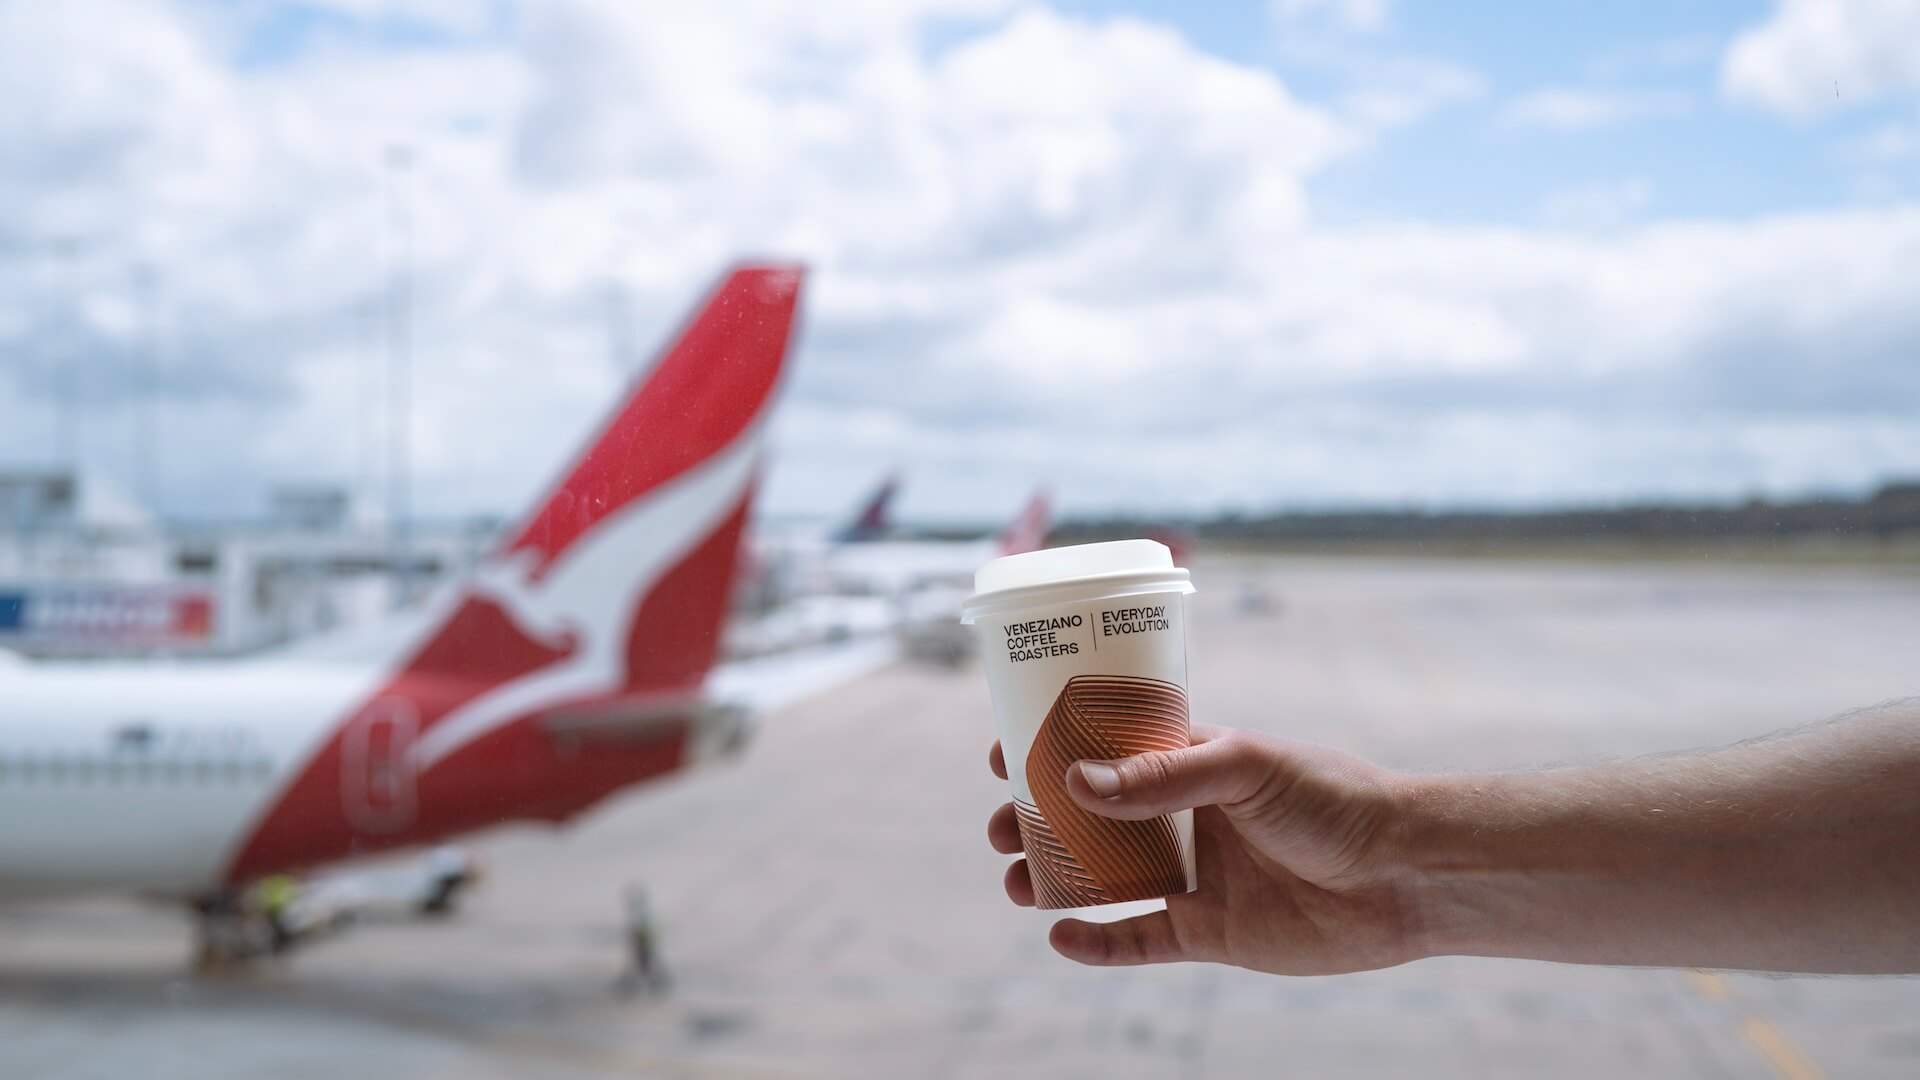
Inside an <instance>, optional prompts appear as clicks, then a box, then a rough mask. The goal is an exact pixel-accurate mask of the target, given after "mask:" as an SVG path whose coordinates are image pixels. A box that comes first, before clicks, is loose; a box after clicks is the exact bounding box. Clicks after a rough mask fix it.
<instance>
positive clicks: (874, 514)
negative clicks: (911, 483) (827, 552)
mask: <svg viewBox="0 0 1920 1080" xmlns="http://www.w3.org/2000/svg"><path fill="white" fill-rule="evenodd" d="M899 490H900V478H899V477H898V476H894V475H889V476H888V477H887V478H886V479H884V480H882V481H880V486H879V487H878V488H876V489H874V492H873V494H872V495H871V496H870V497H868V499H867V501H866V502H865V503H863V504H861V507H860V512H859V513H858V514H855V515H854V516H853V520H851V521H849V522H847V523H846V524H845V525H843V526H841V527H840V529H839V530H837V531H836V532H835V533H834V534H833V539H835V540H836V541H839V542H840V543H843V544H850V543H859V542H860V541H863V540H878V539H879V538H880V537H882V536H885V535H886V533H887V530H888V529H890V528H892V527H893V522H892V521H891V520H890V514H889V512H890V511H891V510H892V509H893V497H894V495H895V494H897V493H898V492H899Z"/></svg>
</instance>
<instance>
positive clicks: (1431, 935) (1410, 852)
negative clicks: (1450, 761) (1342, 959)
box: [1388, 776, 1508, 959]
mask: <svg viewBox="0 0 1920 1080" xmlns="http://www.w3.org/2000/svg"><path fill="white" fill-rule="evenodd" d="M1501 787H1502V779H1501V778H1499V777H1488V776H1406V777H1402V778H1400V779H1399V781H1398V782H1397V784H1396V790H1395V794H1394V803H1395V807H1396V810H1395V815H1394V821H1395V824H1394V826H1393V828H1392V829H1391V830H1390V835H1391V841H1390V849H1389V850H1390V854H1389V859H1388V865H1391V866H1393V867H1395V868H1396V878H1397V891H1398V893H1399V897H1400V908H1401V918H1402V934H1403V936H1404V940H1405V947H1406V949H1407V951H1408V952H1409V954H1410V956H1411V958H1414V959H1419V958H1424V957H1430V956H1455V955H1479V956H1486V955H1499V954H1500V950H1499V948H1498V943H1497V942H1495V941H1493V940H1492V935H1491V930H1492V928H1493V925H1494V923H1493V921H1492V920H1491V919H1490V918H1489V912H1488V910H1487V903H1486V900H1487V897H1486V895H1485V894H1486V893H1487V891H1488V890H1489V888H1490V886H1491V885H1492V882H1493V879H1494V878H1496V877H1497V876H1499V874H1500V867H1499V865H1498V863H1497V860H1496V858H1495V851H1496V843H1495V840H1496V838H1497V836H1498V835H1499V834H1501V833H1502V832H1503V831H1504V830H1503V829H1502V827H1501V825H1500V824H1499V822H1498V821H1497V820H1496V818H1497V814H1496V813H1495V809H1496V808H1497V807H1498V806H1500V805H1501V804H1503V803H1506V802H1507V801H1508V798H1507V797H1506V796H1505V794H1504V793H1503V792H1502V791H1501Z"/></svg>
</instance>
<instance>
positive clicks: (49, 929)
mask: <svg viewBox="0 0 1920 1080" xmlns="http://www.w3.org/2000/svg"><path fill="white" fill-rule="evenodd" d="M1195 576H1196V581H1197V582H1198V584H1199V586H1200V588H1201V593H1200V595H1199V596H1198V597H1196V601H1195V609H1194V610H1195V615H1194V619H1193V641H1192V643H1191V655H1192V658H1193V675H1192V677H1193V684H1194V698H1195V703H1196V713H1197V715H1199V716H1200V717H1202V718H1204V719H1206V720H1208V721H1212V722H1216V723H1223V724H1230V725H1237V726H1243V727H1252V728H1262V729H1266V730H1270V731H1274V732H1280V733H1285V734H1287V735H1290V736H1294V737H1300V738H1307V739H1312V740H1316V741H1320V742H1325V743H1329V744H1332V745H1337V746H1341V747H1344V748H1347V749H1350V750H1353V751H1356V752H1359V753H1362V754H1366V755H1369V756H1372V757H1374V758H1375V759H1377V760H1380V761H1382V762H1385V763H1388V764H1392V765H1397V766H1403V767H1410V768H1420V769H1440V768H1462V767H1474V768H1491V767H1523V766H1529V765H1538V764H1546V763H1559V762H1568V761H1587V760H1594V759H1599V758H1604V757H1607V756H1611V755H1621V754H1637V753H1646V752H1653V751H1661V750H1670V749H1676V748H1682V747H1690V746H1699V745H1708V744H1715V743H1720V742H1725V741H1729V740H1732V739H1737V738H1741V737H1745V736H1750V735H1755V734H1759V733H1762V732H1765V731H1768V730H1772V729H1775V728H1778V727H1782V726H1786V725H1791V724H1796V723H1800V722H1804V721H1808V720H1812V719H1817V718H1820V717H1822V716H1825V715H1828V714H1831V713H1834V712H1836V711H1839V710H1842V709H1845V708H1848V707H1851V706H1856V705H1860V704H1865V703H1870V702H1875V701H1879V700H1882V699H1886V698H1890V697H1898V696H1904V695H1911V694H1915V693H1920V660H1916V656H1920V653H1916V650H1915V643H1916V642H1920V578H1916V577H1913V576H1904V577H1902V576H1884V575H1878V576H1877V575H1874V574H1871V573H1866V572H1858V571H1843V570H1823V571H1810V570H1793V569H1781V568H1766V567H1744V568H1737V569H1736V568H1707V567H1698V568H1696V567H1684V566H1679V567H1664V566H1637V565H1609V566H1570V565H1555V564H1548V563H1537V564H1535V563H1527V564H1520V563H1506V564H1502V563H1492V562H1437V561H1436V562H1416V561H1387V560H1374V559H1367V560H1361V559H1351V560H1341V559H1321V560H1299V559H1266V560H1227V559H1216V560H1213V561H1202V562H1200V563H1199V564H1198V565H1197V566H1196V568H1195ZM1249 586H1253V587H1257V588H1259V589H1261V590H1264V591H1265V592H1266V593H1267V594H1269V595H1270V596H1271V597H1272V598H1273V600H1274V601H1276V603H1277V609H1276V610H1274V611H1272V612H1271V613H1268V614H1257V613H1248V612H1244V611H1242V610H1241V608H1242V603H1241V600H1242V594H1243V591H1244V590H1245V589H1247V588H1248V587H1249ZM991 727H992V722H991V718H990V715H989V713H988V711H987V701H986V687H985V685H984V680H983V679H982V678H981V676H980V673H979V670H978V668H977V667H971V666H970V667H968V668H965V669H962V670H960V671H955V672H949V671H943V670H935V669H926V668H918V667H914V666H910V665H895V666H892V667H889V668H886V669H885V670H882V671H880V672H878V673H876V674H872V675H868V676H865V677H863V678H861V679H859V680H857V681H855V682H853V683H850V684H847V685H845V686H842V687H839V688H837V689H834V690H831V691H828V692H825V693H822V694H820V695H818V696H815V697H812V698H810V699H808V700H806V701H804V702H803V703H801V704H799V705H796V706H794V707H791V708H788V709H786V710H784V711H782V712H779V713H776V714H773V715H769V716H766V717H764V718H763V720H762V723H761V730H760V733H759V736H758V738H757V740H756V741H755V743H754V745H753V746H752V747H750V749H749V751H748V754H747V756H746V757H745V758H744V759H743V760H741V761H740V762H738V763H736V764H732V765H728V766H724V767H722V768H721V769H719V770H717V771H708V772H705V773H700V774H696V775H694V776H691V777H688V778H686V779H685V780H681V781H675V782H673V783H672V784H671V785H670V786H665V787H661V788H657V789H641V790H638V791H635V792H633V793H630V794H629V795H627V796H625V797H623V798H622V799H620V800H619V801H618V802H616V803H614V804H612V805H610V806H607V807H605V808H603V809H602V810H601V811H600V812H598V813H597V814H596V815H594V816H592V817H591V818H589V819H588V820H587V821H585V822H584V823H583V824H581V825H580V826H579V827H577V828H574V829H571V830H567V831H562V832H545V831H535V830H531V829H518V828H516V829H512V830H507V831H503V832H500V833H498V834H495V835H493V836H490V837H487V838H484V839H481V840H479V841H478V842H476V843H475V844H473V845H472V847H473V849H474V850H475V851H476V852H477V853H478V854H479V855H480V857H481V858H482V859H483V860H485V862H486V863H487V864H488V867H489V872H490V876H489V879H488V880H487V881H486V882H484V883H483V884H482V885H481V887H480V888H479V889H478V890H477V891H476V892H475V893H473V894H472V895H471V896H469V897H468V903H467V905H466V907H465V908H464V909H463V910H462V912H461V913H460V914H459V915H458V916H457V917H456V918H454V919H453V920H452V921H449V922H446V923H444V924H437V925H394V926H369V927H363V928H360V929H358V930H356V931H354V932H352V933H350V934H348V935H347V936H345V937H343V938H341V939H339V940H337V941H333V942H330V943H326V944H323V945H321V946H318V947H316V948H315V949H313V950H312V951H310V952H307V953H304V954H301V955H299V956H297V957H295V958H294V959H293V960H292V961H291V962H290V963H285V964H274V965H269V966H267V967H265V968H263V969H262V970H260V971H259V972H257V973H254V974H251V975H248V976H246V977H233V978H224V979H213V980H195V979H190V978H188V977H186V976H185V975H184V961H185V956H186V952H187V943H188V936H187V933H186V929H185V926H184V924H183V923H182V922H181V921H180V920H179V919H177V918H175V917H174V916H172V915H170V914H168V913H166V912H160V911H152V910H147V909H141V908H137V907H133V906H129V905H124V904H120V903H113V902H106V901H97V902H95V901H90V902H87V903H79V904H65V905H51V904H43V905H39V906H35V907H30V908H23V909H15V910H11V911H5V910H0V1076H3V1077H7V1078H10V1080H11V1078H35V1080H37V1078H49V1080H51V1078H60V1080H68V1078H82V1077H125V1076H130V1075H131V1076H141V1077H175V1076H177V1077H194V1078H226V1077H341V1076H352V1077H449V1078H451V1077H460V1078H470V1077H505V1076H541V1077H563V1078H564V1077H583V1078H584V1077H615V1076H780V1077H785V1076H820V1077H838V1076H879V1077H920V1076H929V1077H955V1078H959V1077H988V1076H992V1077H1003V1076H1026V1075H1034V1076H1046V1077H1050V1078H1064V1077H1081V1076H1084V1077H1101V1078H1119V1077H1150V1076H1151V1077H1158V1076H1183V1077H1238V1076H1274V1075H1294V1076H1336V1075H1337V1076H1403V1075H1421V1076H1428V1077H1445V1076H1474V1077H1485V1076H1511V1077H1537V1076H1541V1075H1547V1074H1551V1075H1554V1076H1556V1077H1558V1078H1560V1080H1571V1078H1575V1077H1586V1076H1594V1077H1601V1076H1605V1077H1617V1076H1620V1075H1623V1074H1631V1075H1640V1076H1650V1077H1768V1076H1778V1077H1785V1078H1792V1080H1804V1078H1810V1077H1819V1076H1831V1077H1875V1076H1886V1077H1895V1076H1901V1077H1908V1076H1914V1075H1920V980H1912V979H1852V978H1817V979H1816V978H1765V977H1757V976H1747V975H1727V974H1709V973H1700V972H1687V971H1668V970H1652V969H1600V968H1575V967H1565V966H1556V965H1547V964H1535V963H1524V962H1515V961H1496V960H1479V959H1443V960H1430V961H1423V962H1420V963H1416V964H1412V965H1408V966H1405V967H1402V968H1397V969H1393V970H1389V971H1383V972H1374V973H1368V974H1363V975H1354V976H1343V977H1338V978H1325V979H1282V978H1274V977H1269V976H1262V975H1256V974H1252V973H1248V972H1242V971H1237V970H1230V969H1223V968H1214V967H1203V966H1193V965H1180V966H1171V967H1160V968H1135V969H1104V970H1094V969H1085V968H1079V967H1076V966H1074V965H1072V964H1070V963H1068V962H1066V961H1064V960H1062V959H1060V958H1058V957H1057V956H1055V955H1054V954H1053V953H1052V952H1051V951H1050V950H1048V949H1047V947H1046V944H1045V934H1046V929H1047V926H1048V924H1049V922H1050V919H1049V918H1048V917H1047V916H1045V915H1042V914H1039V913H1036V912H1032V911H1025V910H1021V909H1017V908H1014V907H1013V906H1011V905H1010V904H1008V903H1007V902H1006V900H1005V899H1004V897H1003V895H1002V893H1001V890H1000V874H1001V869H1002V866H1003V864H1004V862H1005V861H1006V860H1005V858H1004V857H1002V856H998V855H995V854H994V853H993V852H991V851H990V850H989V849H988V848H987V846H986V843H985V840H984V837H983V828H984V823H985V820H986V815H987V813H988V812H989V811H990V810H991V809H992V808H993V807H994V806H996V805H997V804H998V803H999V802H1000V801H1002V799H1004V797H1005V796H1004V792H1003V785H1002V783H1001V782H1000V781H997V780H995V779H994V778H993V777H992V776H991V775H989V774H988V772H987V770H986V766H985V753H986V747H987V744H988V741H989V739H990V737H991ZM630 882H641V883H644V885H645V887H646V889H647V891H648V893H649V895H650V896H651V898H652V901H653V905H654V908H655V910H656V911H657V913H658V916H659V922H660V927H661V934H662V938H661V950H662V953H663V955H664V956H665V958H666V960H667V962H668V964H669V966H670V968H671V971H672V976H673V984H672V988H671V992H670V993H669V994H667V995H666V996H665V997H663V998H659V999H626V998H621V997H618V996H616V995H615V994H614V993H613V991H612V985H613V982H614V977H615V975H616V973H617V972H618V970H619V968H620V965H621V959H622V954H621V911H622V908H621V900H620V892H621V889H622V888H623V887H624V886H626V885H627V884H628V883H630Z"/></svg>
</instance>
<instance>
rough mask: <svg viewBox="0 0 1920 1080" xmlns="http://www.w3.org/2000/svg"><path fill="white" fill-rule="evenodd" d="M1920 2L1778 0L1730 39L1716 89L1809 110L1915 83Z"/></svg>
mask: <svg viewBox="0 0 1920 1080" xmlns="http://www.w3.org/2000/svg"><path fill="white" fill-rule="evenodd" d="M1916 41H1920V5H1916V4H1914V3H1912V2H1911V0H1780V3H1779V4H1778V5H1777V6H1776V7H1775V9H1774V12H1773V14H1772V16H1771V17H1769V18H1768V19H1767V20H1766V21H1765V22H1762V23H1761V24H1759V25H1758V26H1755V27H1753V28H1751V29H1749V30H1747V31H1745V32H1743V33H1741V34H1740V35H1739V36H1738V37H1736V38H1734V40H1733V43H1732V44H1731V45H1730V46H1728V48H1727V52H1726V56H1725V58H1724V59H1723V60H1722V62H1721V65H1720V88H1721V91H1722V92H1723V93H1724V94H1726V96H1727V97H1729V98H1731V99H1732V100H1734V101H1738V102H1742V103H1745V104H1748V105H1753V106H1757V107H1759V108H1762V109H1766V110H1768V111H1770V112H1776V113H1780V114H1782V115H1786V116H1792V117H1809V116H1814V115H1818V114H1820V113H1823V112H1827V111H1830V110H1833V109H1838V108H1843V107H1846V106H1851V105H1858V104H1862V103H1866V102H1870V101H1873V100H1875V99H1878V98H1882V97H1886V96H1890V95H1895V96H1897V95H1907V94H1911V93H1913V92H1915V91H1916V90H1920V48H1915V44H1914V43H1915V42H1916Z"/></svg>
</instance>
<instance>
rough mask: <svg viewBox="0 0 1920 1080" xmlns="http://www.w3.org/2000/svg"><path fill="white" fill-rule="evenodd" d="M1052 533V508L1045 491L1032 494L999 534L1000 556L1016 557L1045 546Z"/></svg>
mask: <svg viewBox="0 0 1920 1080" xmlns="http://www.w3.org/2000/svg"><path fill="white" fill-rule="evenodd" d="M1052 531H1053V507H1052V505H1051V503H1050V502H1049V500H1048V499H1047V493H1046V491H1045V489H1042V490H1040V491H1036V492H1034V493H1033V498H1031V499H1028V500H1027V505H1026V506H1024V507H1022V508H1021V509H1020V514H1019V516H1017V517H1015V518H1014V519H1013V521H1012V523H1011V524H1009V525H1008V526H1007V527H1006V529H1005V531H1003V532H1001V534H1000V554H1002V555H1018V554H1020V553H1021V552H1025V551H1036V550H1038V549H1039V548H1041V547H1043V546H1045V544H1046V542H1047V534H1048V533H1050V532H1052Z"/></svg>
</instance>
